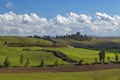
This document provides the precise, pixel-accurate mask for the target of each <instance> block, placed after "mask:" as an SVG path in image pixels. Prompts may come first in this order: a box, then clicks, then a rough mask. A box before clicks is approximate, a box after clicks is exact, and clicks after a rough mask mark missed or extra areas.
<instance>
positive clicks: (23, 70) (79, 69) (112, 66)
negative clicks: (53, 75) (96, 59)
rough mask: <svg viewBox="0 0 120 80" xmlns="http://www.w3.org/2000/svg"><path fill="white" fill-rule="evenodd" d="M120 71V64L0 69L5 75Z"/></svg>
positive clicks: (0, 72)
mask: <svg viewBox="0 0 120 80" xmlns="http://www.w3.org/2000/svg"><path fill="white" fill-rule="evenodd" d="M118 68H119V69H120V64H107V65H104V64H101V65H83V66H69V67H67V66H66V67H65V66H64V67H43V68H42V67H20V68H17V67H14V68H13V67H11V68H0V74H3V73H31V72H85V71H96V70H107V69H118Z"/></svg>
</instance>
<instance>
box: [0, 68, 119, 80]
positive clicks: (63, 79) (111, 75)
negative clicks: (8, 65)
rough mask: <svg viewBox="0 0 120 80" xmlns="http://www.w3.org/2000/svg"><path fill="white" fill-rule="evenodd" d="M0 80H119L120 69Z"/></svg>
mask: <svg viewBox="0 0 120 80" xmlns="http://www.w3.org/2000/svg"><path fill="white" fill-rule="evenodd" d="M0 79H1V80H120V69H111V70H102V71H90V72H69V73H68V72H57V73H52V72H49V73H47V72H45V73H11V74H0Z"/></svg>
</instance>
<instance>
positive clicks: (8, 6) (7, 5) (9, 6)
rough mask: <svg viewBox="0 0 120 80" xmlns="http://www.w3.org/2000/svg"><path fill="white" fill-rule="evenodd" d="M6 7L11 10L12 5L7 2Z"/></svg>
mask: <svg viewBox="0 0 120 80" xmlns="http://www.w3.org/2000/svg"><path fill="white" fill-rule="evenodd" d="M6 7H7V8H9V9H11V8H12V7H13V3H12V2H11V1H8V2H7V4H6Z"/></svg>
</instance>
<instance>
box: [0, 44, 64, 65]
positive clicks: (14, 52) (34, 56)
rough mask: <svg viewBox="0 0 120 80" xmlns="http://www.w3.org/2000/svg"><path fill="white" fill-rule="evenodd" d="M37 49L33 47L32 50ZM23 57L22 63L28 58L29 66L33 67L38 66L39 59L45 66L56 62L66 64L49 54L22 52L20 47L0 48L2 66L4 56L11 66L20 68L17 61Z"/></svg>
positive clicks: (0, 63)
mask: <svg viewBox="0 0 120 80" xmlns="http://www.w3.org/2000/svg"><path fill="white" fill-rule="evenodd" d="M34 48H35V49H36V48H37V47H33V48H32V49H34ZM21 55H24V63H25V62H26V58H27V57H29V58H30V65H32V66H35V65H39V64H40V59H41V58H43V59H44V60H45V63H46V64H54V62H55V61H56V60H58V61H59V63H66V62H64V61H62V60H61V59H59V58H57V57H55V56H54V55H53V54H52V53H51V52H44V51H23V48H22V47H3V46H2V47H0V65H3V62H4V59H5V57H6V56H8V57H9V61H10V65H11V66H20V64H19V59H20V56H21Z"/></svg>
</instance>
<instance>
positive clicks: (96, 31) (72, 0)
mask: <svg viewBox="0 0 120 80" xmlns="http://www.w3.org/2000/svg"><path fill="white" fill-rule="evenodd" d="M119 15H120V0H0V35H33V34H39V35H46V34H50V35H54V34H57V35H61V34H70V33H75V32H77V31H80V32H81V33H83V34H84V33H86V34H88V35H93V36H120V34H119V33H120V26H119V25H120V16H119Z"/></svg>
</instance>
